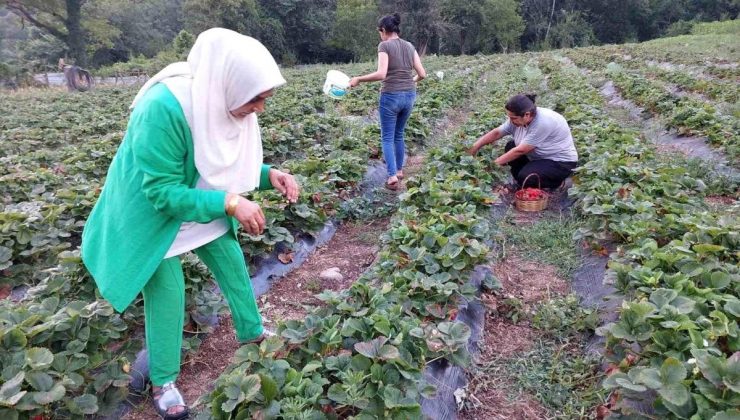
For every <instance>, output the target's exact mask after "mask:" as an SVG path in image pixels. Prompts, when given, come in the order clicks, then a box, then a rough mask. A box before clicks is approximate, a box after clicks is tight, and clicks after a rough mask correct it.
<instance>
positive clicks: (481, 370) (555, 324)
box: [470, 295, 606, 419]
mask: <svg viewBox="0 0 740 420" xmlns="http://www.w3.org/2000/svg"><path fill="white" fill-rule="evenodd" d="M597 323H598V315H597V313H596V312H595V311H593V310H590V309H583V308H581V307H580V306H579V305H578V298H577V297H575V296H574V295H570V296H566V297H563V298H558V299H552V300H549V301H546V302H542V303H540V304H539V307H538V308H537V310H536V311H535V313H534V315H532V317H531V324H532V327H533V328H535V329H536V332H537V333H536V335H537V336H538V339H537V341H536V342H534V343H533V344H532V348H531V350H529V351H526V352H523V353H518V354H515V355H511V356H498V357H494V358H493V359H491V360H488V361H487V362H486V363H485V364H483V365H481V366H479V367H478V369H477V370H476V371H475V372H474V374H473V376H474V380H472V381H471V386H472V389H471V390H470V391H471V392H472V394H474V395H475V394H476V393H479V392H483V390H485V389H493V388H496V389H505V390H507V391H506V392H507V395H506V396H507V398H508V399H509V400H516V399H520V398H521V395H522V394H527V395H531V396H532V397H533V398H535V399H536V400H537V401H538V402H539V403H540V404H541V405H542V407H543V408H545V409H546V410H547V411H548V418H557V419H574V418H575V419H585V418H593V413H594V409H595V407H597V406H598V405H600V404H602V403H603V402H604V401H605V399H606V392H605V391H604V390H603V389H602V388H601V387H600V386H599V384H600V382H601V379H602V374H601V373H599V372H600V360H601V359H600V357H599V356H598V355H594V354H586V353H585V352H584V348H585V344H586V343H585V341H584V333H585V332H588V331H591V332H592V331H593V329H594V328H595V327H596V325H597Z"/></svg>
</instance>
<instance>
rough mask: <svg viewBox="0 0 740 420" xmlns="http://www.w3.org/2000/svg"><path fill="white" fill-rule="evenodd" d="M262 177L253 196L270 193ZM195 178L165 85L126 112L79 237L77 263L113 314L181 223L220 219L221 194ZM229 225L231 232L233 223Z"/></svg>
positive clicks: (183, 125) (189, 144)
mask: <svg viewBox="0 0 740 420" xmlns="http://www.w3.org/2000/svg"><path fill="white" fill-rule="evenodd" d="M196 112H197V111H196ZM268 172H269V166H267V165H263V166H262V173H261V178H260V187H259V188H260V189H267V188H271V187H272V186H271V184H270V181H269V177H268ZM198 178H199V175H198V171H197V170H196V168H195V161H194V160H193V139H192V137H191V133H190V128H189V127H188V123H187V121H186V119H185V115H184V113H183V111H182V108H181V107H180V103H179V102H178V101H177V99H176V98H175V97H174V95H172V93H171V92H170V91H169V89H167V87H166V86H165V85H164V84H161V83H160V84H157V85H155V86H153V87H152V88H151V89H150V90H149V91H148V92H147V93H146V95H145V96H144V97H143V98H142V99H141V100H140V102H139V103H138V104H137V105H136V108H134V110H133V112H132V113H131V118H130V119H129V123H128V127H127V129H126V135H125V137H124V139H123V142H122V143H121V146H120V147H119V149H118V151H117V152H116V155H115V157H114V158H113V162H112V163H111V166H110V168H109V169H108V175H107V178H106V181H105V185H104V187H103V190H102V192H101V194H100V198H99V199H98V202H97V203H96V204H95V207H94V208H93V210H92V212H91V213H90V217H89V218H88V220H87V222H86V223H85V227H84V230H83V232H82V260H83V262H84V264H85V266H86V267H87V269H88V270H89V271H90V273H91V274H92V276H93V278H94V279H95V282H96V283H97V285H98V288H100V292H101V294H102V295H103V297H104V298H105V299H107V300H108V301H109V302H110V303H111V304H112V305H113V307H114V308H115V309H116V310H117V311H123V310H124V309H126V307H127V306H128V305H129V304H130V303H131V302H132V301H133V300H134V298H136V296H137V295H138V294H139V292H140V291H141V289H142V288H143V287H144V285H145V284H146V282H147V281H148V280H149V278H150V277H151V276H152V274H153V273H154V271H155V270H156V269H157V267H158V266H159V264H160V263H161V262H162V259H163V257H164V256H165V254H166V253H167V251H168V250H169V248H170V246H171V245H172V243H173V242H174V240H175V237H176V236H177V232H178V230H179V229H180V225H181V224H182V223H183V222H198V223H207V222H210V221H213V220H216V219H219V218H222V217H227V216H226V213H225V211H224V201H225V199H226V191H216V190H200V189H196V188H195V185H196V182H197V181H198ZM231 223H232V225H234V227H235V228H236V223H235V219H233V218H231Z"/></svg>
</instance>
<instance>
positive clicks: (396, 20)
mask: <svg viewBox="0 0 740 420" xmlns="http://www.w3.org/2000/svg"><path fill="white" fill-rule="evenodd" d="M400 25H401V15H399V14H398V13H394V14H392V15H385V16H383V17H382V18H380V19H378V30H381V29H382V30H383V31H385V32H386V33H392V32H395V33H397V34H400V33H401V28H400V27H399V26H400Z"/></svg>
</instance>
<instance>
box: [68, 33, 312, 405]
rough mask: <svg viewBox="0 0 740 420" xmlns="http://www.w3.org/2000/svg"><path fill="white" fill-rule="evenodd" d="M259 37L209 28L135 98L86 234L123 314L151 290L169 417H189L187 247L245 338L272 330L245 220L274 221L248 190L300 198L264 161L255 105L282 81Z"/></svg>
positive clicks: (251, 227) (149, 328)
mask: <svg viewBox="0 0 740 420" xmlns="http://www.w3.org/2000/svg"><path fill="white" fill-rule="evenodd" d="M284 83H285V79H283V77H282V75H281V74H280V70H279V69H278V66H277V64H276V63H275V60H274V59H273V57H272V55H271V54H270V52H269V51H267V49H266V48H265V47H264V46H263V45H262V44H260V43H259V42H258V41H257V40H255V39H253V38H249V37H247V36H244V35H240V34H238V33H236V32H233V31H229V30H226V29H221V28H216V29H210V30H207V31H205V32H203V33H201V34H200V36H199V37H198V39H197V40H196V42H195V45H193V48H192V50H191V51H190V54H189V55H188V59H187V62H181V63H174V64H171V65H169V66H167V67H166V68H165V69H164V70H162V71H161V72H159V73H158V74H157V75H155V76H154V77H153V78H152V79H150V80H149V81H148V82H147V83H146V84H145V85H144V86H143V87H142V88H141V90H140V91H139V93H138V94H137V95H136V97H135V98H134V101H133V104H132V105H131V108H132V112H131V117H130V120H129V124H128V128H127V130H126V135H125V137H124V139H123V142H122V143H121V146H120V148H119V149H118V151H117V153H116V155H115V157H114V159H113V162H112V163H111V166H110V168H109V169H108V175H107V178H106V181H105V186H104V187H103V190H102V193H101V195H100V198H99V199H98V201H97V203H96V204H95V207H94V208H93V210H92V212H91V213H90V217H89V219H88V220H87V223H86V224H85V228H84V231H83V234H82V259H83V261H84V263H85V265H86V266H87V268H88V270H89V271H90V273H91V274H92V276H93V278H94V279H95V282H96V284H97V286H98V287H99V289H100V292H101V294H102V295H103V297H105V298H106V299H107V300H109V301H110V303H111V304H112V305H113V307H114V308H115V309H116V310H118V311H123V310H124V309H126V307H128V306H129V305H130V304H131V302H132V301H133V300H134V298H135V297H136V296H137V295H138V294H139V293H140V292H141V293H142V294H143V296H144V312H145V333H146V345H147V350H148V356H149V368H150V378H151V381H152V385H153V403H154V407H155V408H156V410H157V412H158V413H159V415H160V416H161V417H162V418H165V419H182V418H185V417H187V416H188V407H187V405H186V404H185V402H184V401H183V398H182V395H181V394H180V392H179V391H178V390H177V388H176V387H175V379H176V378H177V375H178V374H179V372H180V351H181V346H182V332H183V331H182V330H183V313H184V310H185V284H184V279H183V272H182V267H181V264H180V255H182V254H183V253H185V252H188V251H194V252H195V253H196V254H197V255H198V257H199V258H200V259H201V260H202V261H203V262H204V263H205V264H206V265H207V266H208V268H209V269H210V270H211V271H212V272H213V274H214V277H215V278H216V281H217V282H218V285H219V287H220V288H221V290H222V291H223V293H224V295H225V297H226V300H227V301H228V303H229V307H230V308H231V313H232V316H233V318H234V327H235V329H236V335H237V338H238V340H239V341H241V342H252V341H260V340H261V339H262V338H263V337H264V336H265V335H267V334H269V332H268V331H266V330H264V329H263V327H262V319H261V317H260V314H259V311H258V309H257V304H256V302H255V299H254V295H253V292H252V285H251V283H250V279H249V274H248V271H247V267H246V264H245V261H244V255H243V253H242V250H241V247H240V246H239V242H238V241H237V237H236V227H237V222H238V223H240V224H241V225H242V226H243V227H244V229H246V230H247V232H249V233H250V234H253V235H257V234H259V233H260V232H262V230H263V229H264V227H265V216H264V215H263V213H262V210H261V209H260V206H259V205H258V204H257V203H254V202H252V201H249V200H247V199H245V198H244V197H242V196H241V195H240V194H241V193H244V192H247V191H251V190H254V189H267V188H272V187H274V188H277V189H278V190H279V191H280V192H281V193H283V195H285V196H286V198H287V199H288V200H289V201H291V202H295V201H296V200H297V199H298V191H299V187H298V185H297V183H296V181H295V179H294V178H293V176H291V175H289V174H286V173H284V172H281V171H279V170H276V169H274V168H270V167H269V166H267V165H264V164H263V163H262V140H261V138H260V130H259V126H258V124H257V115H256V113H259V112H262V111H264V108H265V100H266V99H267V98H268V97H270V96H271V95H272V94H273V90H274V89H275V88H276V87H278V86H280V85H282V84H284Z"/></svg>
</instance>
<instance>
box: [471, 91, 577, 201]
mask: <svg viewBox="0 0 740 420" xmlns="http://www.w3.org/2000/svg"><path fill="white" fill-rule="evenodd" d="M505 108H506V114H507V116H508V119H507V120H506V122H504V123H503V124H501V126H499V127H497V128H494V129H493V130H491V131H489V132H488V133H486V134H484V135H483V136H481V137H480V138H479V139H478V140H477V141H476V142H475V144H473V146H472V147H471V148H470V149H468V153H470V154H471V155H473V156H475V155H476V154H477V153H478V151H479V150H480V149H481V147H483V146H485V145H487V144H491V143H494V142H495V141H497V140H499V139H500V138H502V137H504V136H507V135H511V136H512V137H513V139H512V140H509V142H508V143H506V146H505V147H504V152H505V153H504V154H503V155H501V156H499V157H498V158H496V160H495V161H494V162H495V163H496V164H497V165H499V166H503V165H509V167H510V168H511V175H512V176H513V177H514V180H515V182H516V183H517V184H518V185H519V186H520V187H524V186H525V185H523V184H524V180H525V179H526V178H527V176H529V175H530V174H537V175H538V176H539V178H540V181H541V183H542V187H543V188H557V187H558V186H560V185H561V184H562V183H563V181H565V179H566V178H568V177H569V176H570V175H571V174H572V173H573V169H575V167H576V165H577V164H578V153H577V152H576V147H575V144H574V143H573V136H572V135H571V133H570V127H569V126H568V122H567V121H566V120H565V118H563V116H562V115H560V114H558V113H557V112H555V111H553V110H551V109H547V108H542V107H538V106H536V105H535V95H523V94H522V95H515V96H512V97H511V98H510V99H509V100H508V101H507V102H506V106H505ZM529 182H530V183H533V182H534V183H536V182H537V180H536V177H531V178H530V181H529ZM530 186H537V184H535V185H530Z"/></svg>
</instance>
